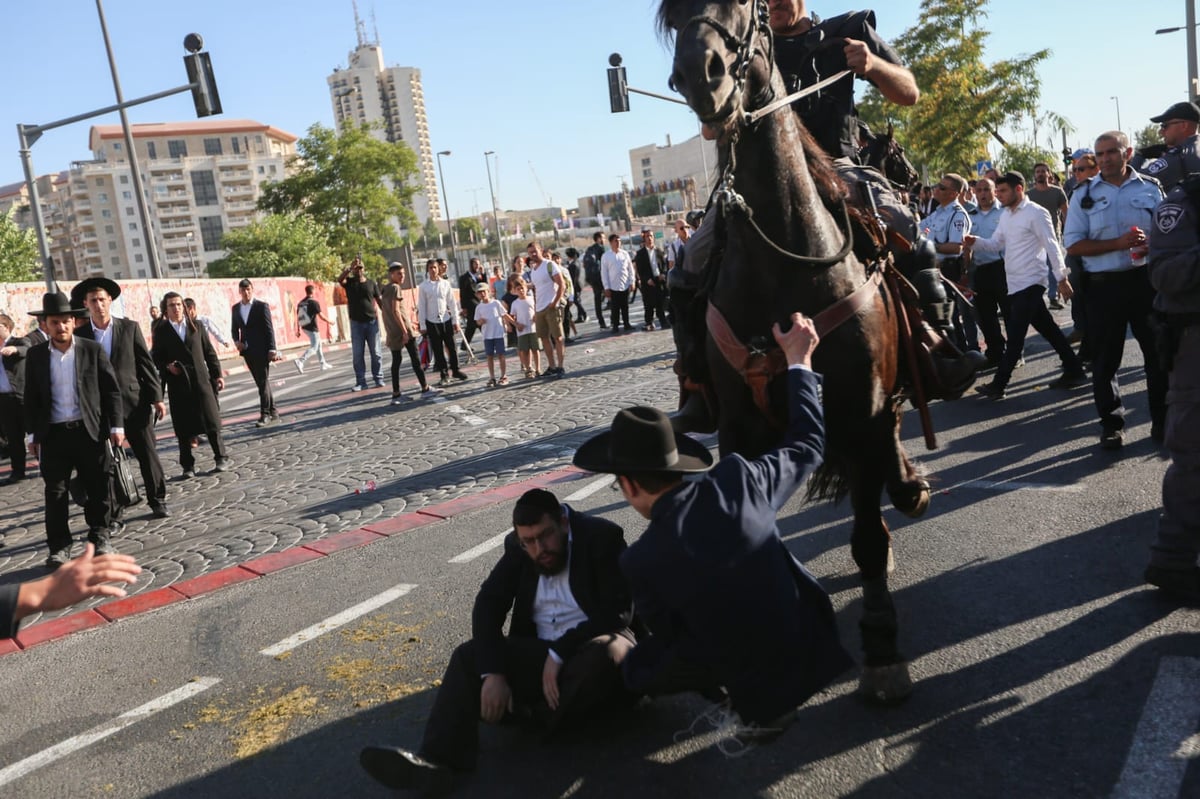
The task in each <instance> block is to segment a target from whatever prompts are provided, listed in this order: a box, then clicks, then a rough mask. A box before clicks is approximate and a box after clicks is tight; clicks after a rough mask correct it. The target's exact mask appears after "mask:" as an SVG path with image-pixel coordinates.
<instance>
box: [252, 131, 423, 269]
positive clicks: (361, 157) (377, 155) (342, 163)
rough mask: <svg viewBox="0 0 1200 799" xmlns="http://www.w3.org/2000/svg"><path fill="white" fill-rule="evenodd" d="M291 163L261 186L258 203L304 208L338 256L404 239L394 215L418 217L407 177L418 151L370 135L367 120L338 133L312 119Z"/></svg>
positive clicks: (406, 219) (403, 222)
mask: <svg viewBox="0 0 1200 799" xmlns="http://www.w3.org/2000/svg"><path fill="white" fill-rule="evenodd" d="M288 169H289V171H291V173H292V174H290V175H289V176H288V177H286V178H284V179H283V180H281V181H279V182H277V183H271V184H267V185H266V186H264V188H263V194H262V197H261V198H260V199H259V202H258V205H259V208H260V209H262V210H264V211H269V212H271V213H273V214H288V213H301V214H304V215H305V216H308V217H309V218H311V219H312V220H313V221H315V222H316V223H317V224H318V225H319V226H320V228H321V229H322V230H323V231H324V232H325V236H326V240H327V241H328V243H329V246H330V247H332V248H333V250H334V252H336V253H337V255H338V256H339V257H340V258H341V259H342V260H343V261H349V260H350V259H352V258H353V257H354V256H355V255H356V254H358V253H360V252H362V253H374V252H377V251H379V250H382V249H385V248H389V247H395V246H398V245H399V244H401V239H400V236H399V234H398V233H397V232H396V228H395V224H394V223H395V222H396V221H398V222H399V224H400V226H401V227H404V228H408V227H411V226H413V225H415V224H417V218H416V216H415V215H414V214H413V212H412V195H413V192H414V189H413V187H412V186H411V185H410V181H411V180H412V178H413V177H415V176H416V174H417V157H416V156H415V155H414V154H413V151H412V150H410V149H409V148H408V146H407V145H405V144H402V143H399V142H396V143H391V142H383V141H379V140H378V139H376V138H374V137H373V136H372V135H371V128H370V127H369V126H367V125H363V126H362V127H359V128H347V129H346V130H344V131H343V132H342V133H340V134H339V133H336V132H335V131H334V130H332V129H331V128H327V127H325V126H324V125H320V124H317V125H313V126H312V127H311V128H309V129H308V134H307V135H306V136H305V137H304V138H302V139H300V141H298V142H297V143H296V155H294V156H293V157H292V158H290V159H289V160H288Z"/></svg>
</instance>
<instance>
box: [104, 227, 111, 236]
mask: <svg viewBox="0 0 1200 799" xmlns="http://www.w3.org/2000/svg"><path fill="white" fill-rule="evenodd" d="M104 232H105V233H107V234H108V235H110V236H111V235H112V234H113V226H112V225H105V226H104Z"/></svg>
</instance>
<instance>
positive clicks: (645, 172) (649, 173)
mask: <svg viewBox="0 0 1200 799" xmlns="http://www.w3.org/2000/svg"><path fill="white" fill-rule="evenodd" d="M653 174H654V170H652V169H643V170H642V177H644V178H648V177H652V176H653Z"/></svg>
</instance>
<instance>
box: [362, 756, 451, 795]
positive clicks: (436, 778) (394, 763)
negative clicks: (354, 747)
mask: <svg viewBox="0 0 1200 799" xmlns="http://www.w3.org/2000/svg"><path fill="white" fill-rule="evenodd" d="M358 762H359V763H360V764H361V765H362V767H363V769H364V770H365V771H366V772H367V773H368V774H370V775H371V776H372V777H374V778H375V779H376V781H378V782H380V783H382V784H384V785H386V786H387V787H389V788H392V789H395V790H403V789H407V790H411V791H438V790H440V789H444V788H446V787H448V786H449V783H450V779H451V777H452V774H451V771H450V769H448V768H446V767H445V766H439V765H437V764H436V763H430V762H429V761H428V760H425V759H424V758H422V757H421V756H420V755H417V754H415V753H413V752H409V751H407V750H404V749H397V748H394V747H390V746H368V747H367V748H365V749H363V750H362V752H360V753H359V755H358Z"/></svg>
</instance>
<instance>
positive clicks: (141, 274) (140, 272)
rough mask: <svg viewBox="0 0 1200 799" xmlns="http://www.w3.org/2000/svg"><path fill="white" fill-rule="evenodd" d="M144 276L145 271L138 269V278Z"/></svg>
mask: <svg viewBox="0 0 1200 799" xmlns="http://www.w3.org/2000/svg"><path fill="white" fill-rule="evenodd" d="M145 276H146V270H145V269H139V270H138V277H145Z"/></svg>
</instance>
